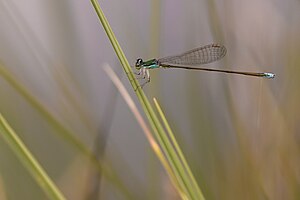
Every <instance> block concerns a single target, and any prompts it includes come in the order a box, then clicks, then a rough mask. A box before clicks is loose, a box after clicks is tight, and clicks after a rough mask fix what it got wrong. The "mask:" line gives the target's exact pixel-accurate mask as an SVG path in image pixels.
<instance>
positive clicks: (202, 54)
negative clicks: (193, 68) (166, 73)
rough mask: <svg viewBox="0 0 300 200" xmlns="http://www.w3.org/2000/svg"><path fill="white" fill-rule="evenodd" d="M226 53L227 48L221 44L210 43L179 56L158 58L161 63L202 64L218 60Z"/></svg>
mask: <svg viewBox="0 0 300 200" xmlns="http://www.w3.org/2000/svg"><path fill="white" fill-rule="evenodd" d="M225 54H226V48H225V46H223V45H219V44H209V45H205V46H202V47H199V48H196V49H193V50H190V51H187V52H185V53H183V54H180V55H177V56H169V57H165V58H160V59H158V62H159V64H164V63H169V64H177V65H201V64H207V63H211V62H214V61H217V60H219V59H221V58H223V57H224V56H225Z"/></svg>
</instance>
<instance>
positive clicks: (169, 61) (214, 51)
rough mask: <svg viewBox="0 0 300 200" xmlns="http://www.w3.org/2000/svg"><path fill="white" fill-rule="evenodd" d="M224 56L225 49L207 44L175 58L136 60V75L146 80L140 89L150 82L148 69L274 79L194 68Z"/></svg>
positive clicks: (251, 73) (265, 75)
mask: <svg viewBox="0 0 300 200" xmlns="http://www.w3.org/2000/svg"><path fill="white" fill-rule="evenodd" d="M225 54H226V48H225V46H223V45H219V44H209V45H205V46H202V47H199V48H196V49H193V50H190V51H187V52H185V53H183V54H180V55H176V56H169V57H165V58H160V59H151V60H147V61H143V60H142V59H141V58H139V59H137V60H136V63H135V68H136V69H137V70H138V73H137V74H138V75H141V76H142V78H143V79H145V78H147V80H146V82H145V83H143V84H142V87H143V86H144V85H145V84H146V83H149V82H150V74H149V69H156V68H160V67H161V68H177V69H191V70H202V71H212V72H222V73H231V74H240V75H246V76H256V77H264V78H274V77H275V74H273V73H268V72H243V71H231V70H222V69H211V68H203V67H194V66H196V65H202V64H207V63H212V62H214V61H217V60H219V59H221V58H223V57H224V56H225Z"/></svg>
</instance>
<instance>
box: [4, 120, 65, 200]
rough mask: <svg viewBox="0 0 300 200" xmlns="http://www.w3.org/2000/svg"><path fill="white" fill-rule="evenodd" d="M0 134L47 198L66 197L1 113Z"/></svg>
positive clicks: (59, 199) (56, 199) (61, 198)
mask: <svg viewBox="0 0 300 200" xmlns="http://www.w3.org/2000/svg"><path fill="white" fill-rule="evenodd" d="M0 135H1V136H2V137H3V138H4V139H5V141H6V142H7V143H8V144H9V146H10V147H11V148H12V150H13V151H14V152H15V154H16V155H17V157H18V158H19V159H20V161H21V162H22V163H23V165H24V166H25V167H26V168H27V169H28V171H29V172H30V173H31V175H32V176H33V178H34V179H35V180H36V182H37V183H38V185H39V186H40V187H41V188H42V189H43V190H44V191H45V193H46V194H47V196H48V197H49V199H55V200H64V199H66V198H65V197H64V196H63V194H62V193H61V192H60V191H59V189H58V188H57V187H56V185H55V184H54V183H53V182H52V180H51V179H50V177H49V176H48V175H47V174H46V172H45V171H44V170H43V168H42V167H41V166H40V164H39V163H38V162H37V160H36V159H35V158H34V157H33V155H32V154H31V153H30V151H29V150H28V149H27V147H26V146H25V144H24V143H23V142H22V141H21V139H20V138H19V137H18V135H17V134H16V133H15V132H14V130H13V129H12V128H11V127H10V126H9V124H8V123H7V121H6V120H5V119H4V117H3V116H2V115H1V114H0Z"/></svg>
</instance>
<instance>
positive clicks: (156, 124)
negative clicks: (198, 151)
mask: <svg viewBox="0 0 300 200" xmlns="http://www.w3.org/2000/svg"><path fill="white" fill-rule="evenodd" d="M91 3H92V5H93V6H94V9H95V11H96V13H97V15H98V17H99V20H100V22H101V23H102V26H103V28H104V30H105V32H106V34H107V36H108V38H109V40H110V41H111V44H112V46H113V48H114V50H115V52H116V54H117V56H118V58H119V60H120V62H121V64H122V66H123V69H124V71H125V73H126V74H127V77H128V79H129V81H130V83H131V85H132V87H133V89H134V90H135V92H136V94H137V97H138V99H139V101H140V103H141V105H142V107H143V109H144V111H145V114H146V116H147V117H148V120H149V123H150V125H151V127H152V129H153V132H154V134H155V136H156V138H157V140H158V143H159V144H160V145H161V148H162V149H163V151H164V153H165V155H166V157H167V159H168V161H169V163H170V166H171V167H172V170H173V173H174V174H175V176H176V178H177V180H178V183H179V185H180V187H181V188H182V191H184V192H185V193H186V195H187V197H188V199H200V198H201V197H198V196H197V193H195V191H193V189H192V188H189V187H188V183H187V181H188V179H187V175H186V174H185V170H184V167H183V166H182V165H181V162H180V160H179V159H178V157H177V155H176V152H175V151H174V149H173V147H172V145H171V143H170V141H169V140H168V137H167V134H166V133H165V131H164V129H163V126H162V125H161V123H160V121H159V120H158V117H157V116H156V114H155V112H154V110H153V108H152V107H151V105H150V103H149V100H148V99H147V97H146V96H145V94H144V92H143V90H142V88H141V86H140V85H139V83H138V81H137V80H136V78H135V76H134V75H133V73H132V69H131V67H130V65H129V63H128V61H127V59H126V57H125V55H124V53H123V51H122V49H121V47H120V45H119V43H118V41H117V39H116V37H115V35H114V33H113V31H112V29H111V27H110V26H109V23H108V21H107V19H106V17H105V16H104V13H103V11H102V10H101V8H100V5H99V3H98V2H97V1H96V0H91Z"/></svg>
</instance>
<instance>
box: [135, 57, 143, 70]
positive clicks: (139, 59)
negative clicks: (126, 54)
mask: <svg viewBox="0 0 300 200" xmlns="http://www.w3.org/2000/svg"><path fill="white" fill-rule="evenodd" d="M143 63H144V61H143V59H141V58H138V59H137V60H136V62H135V68H136V69H141V67H142V65H143Z"/></svg>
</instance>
